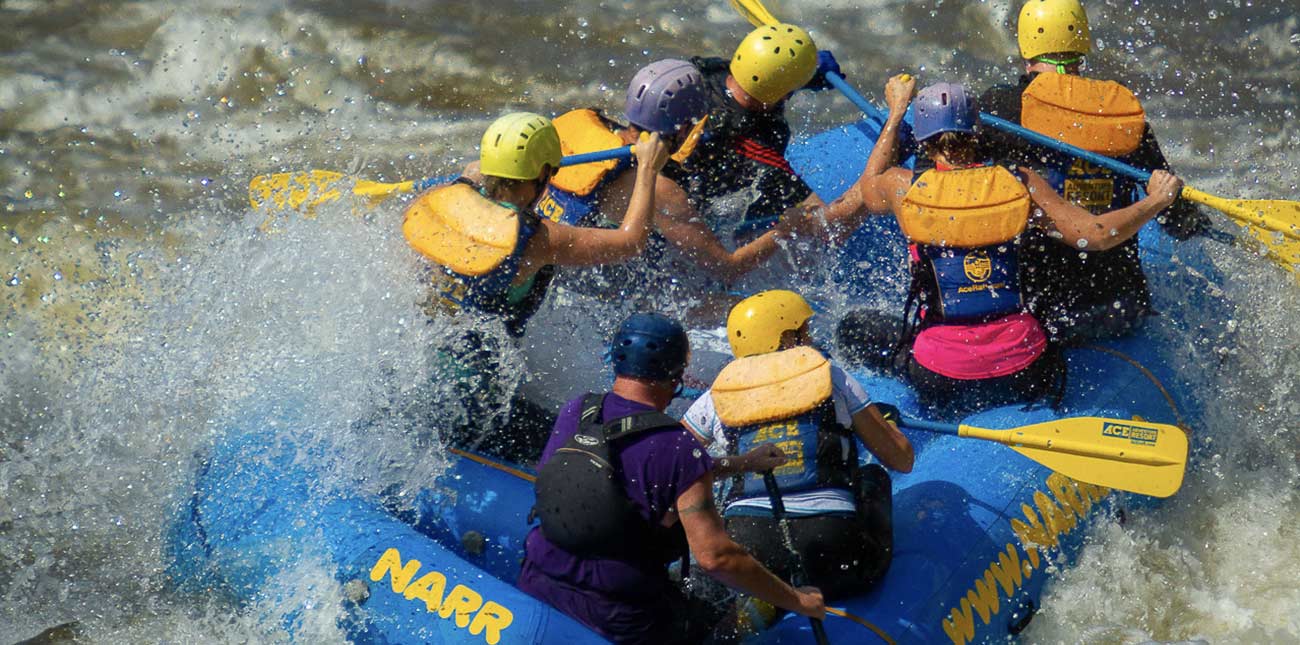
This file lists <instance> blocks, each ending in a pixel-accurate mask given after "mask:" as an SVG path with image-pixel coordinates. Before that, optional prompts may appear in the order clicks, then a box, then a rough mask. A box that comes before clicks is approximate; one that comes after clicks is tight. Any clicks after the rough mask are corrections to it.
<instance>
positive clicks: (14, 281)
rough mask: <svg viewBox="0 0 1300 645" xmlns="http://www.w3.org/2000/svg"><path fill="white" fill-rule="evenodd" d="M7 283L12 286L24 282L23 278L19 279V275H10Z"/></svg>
mask: <svg viewBox="0 0 1300 645" xmlns="http://www.w3.org/2000/svg"><path fill="white" fill-rule="evenodd" d="M5 284H7V285H9V286H11V287H16V286H18V285H20V284H22V280H19V279H18V276H17V275H13V276H10V277H9V280H7V281H6V282H5Z"/></svg>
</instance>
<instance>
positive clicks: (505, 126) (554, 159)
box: [478, 112, 561, 179]
mask: <svg viewBox="0 0 1300 645" xmlns="http://www.w3.org/2000/svg"><path fill="white" fill-rule="evenodd" d="M560 156H561V153H560V133H559V132H557V131H556V130H555V126H554V125H552V124H551V120H550V119H548V118H546V117H544V116H542V115H540V114H533V113H532V112H514V113H511V114H507V115H505V116H503V117H501V118H499V119H497V120H496V121H493V122H492V125H490V126H488V129H487V132H484V133H483V141H482V142H480V144H479V157H478V162H479V171H480V172H482V173H483V174H484V175H488V176H490V177H504V178H506V179H537V178H538V177H540V176H541V175H542V166H550V167H552V168H559V167H560Z"/></svg>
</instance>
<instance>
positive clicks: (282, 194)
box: [248, 146, 632, 210]
mask: <svg viewBox="0 0 1300 645" xmlns="http://www.w3.org/2000/svg"><path fill="white" fill-rule="evenodd" d="M631 156H632V147H631V146H627V147H623V148H613V149H610V150H600V151H597V152H584V153H582V154H580V155H570V156H567V157H564V158H563V159H561V160H560V166H561V167H563V166H574V165H578V164H584V163H595V162H597V161H608V160H610V159H624V158H627V157H631ZM346 178H347V177H346V176H345V175H344V174H343V173H341V172H334V171H332V170H308V171H306V172H282V173H276V174H273V175H259V176H257V177H254V178H253V180H252V181H250V182H248V201H249V203H251V204H252V205H253V208H257V207H259V206H261V205H262V204H263V203H266V202H267V201H270V202H271V203H272V204H274V205H275V208H277V209H284V208H289V209H294V210H296V209H300V208H305V209H307V210H311V209H312V208H313V207H315V206H317V205H319V204H324V203H327V202H332V201H336V200H339V199H342V198H343V191H342V189H341V188H339V186H338V185H337V184H339V183H340V182H342V181H343V180H345V179H346ZM443 181H445V179H444V178H439V177H429V178H426V179H421V180H419V181H403V182H398V183H395V184H385V183H380V182H377V181H368V180H365V179H361V180H358V181H357V183H356V184H355V185H353V187H352V194H353V195H356V196H358V197H365V198H367V199H368V200H369V201H370V203H371V204H374V203H376V202H379V201H381V200H383V199H385V198H387V197H388V196H390V195H392V194H393V193H406V192H417V193H418V192H420V191H423V190H427V189H429V188H432V187H434V186H436V185H438V184H439V183H441V182H443Z"/></svg>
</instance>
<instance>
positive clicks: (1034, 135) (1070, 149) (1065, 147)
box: [826, 72, 1151, 181]
mask: <svg viewBox="0 0 1300 645" xmlns="http://www.w3.org/2000/svg"><path fill="white" fill-rule="evenodd" d="M826 80H827V82H829V83H830V84H831V85H832V86H834V87H835V89H837V90H839V91H840V94H843V95H844V97H845V98H847V99H848V100H849V101H850V102H852V103H853V104H854V105H856V106H857V107H858V109H859V110H862V112H863V113H864V114H866V115H867V116H869V117H871V118H873V119H879V120H881V121H883V120H885V118H886V117H887V116H888V115H886V114H885V113H884V112H882V111H881V110H880V109H879V108H877V107H876V106H874V105H872V104H871V103H869V102H867V100H866V99H865V98H863V97H862V95H861V94H858V91H857V90H855V89H853V86H851V85H849V83H848V81H845V80H844V77H842V76H840V75H839V74H836V73H835V72H827V73H826ZM980 121H981V122H982V123H987V124H989V125H991V126H993V127H994V128H997V129H999V130H1002V131H1003V132H1008V133H1011V134H1014V135H1016V136H1018V137H1020V138H1022V139H1025V140H1026V141H1030V142H1033V143H1036V144H1038V145H1040V146H1043V147H1045V148H1051V149H1053V150H1056V151H1057V152H1063V153H1065V154H1068V155H1070V156H1073V157H1078V158H1080V159H1083V160H1084V161H1087V162H1088V163H1091V164H1094V165H1097V166H1101V167H1103V168H1109V169H1110V170H1113V171H1115V172H1117V173H1119V174H1121V175H1124V176H1126V177H1130V178H1132V179H1136V180H1138V181H1148V180H1150V179H1151V173H1149V172H1147V171H1145V170H1142V169H1140V168H1134V167H1133V166H1130V165H1128V164H1126V163H1124V162H1122V161H1116V160H1115V159H1111V158H1110V157H1107V156H1106V155H1100V154H1097V153H1095V152H1090V151H1088V150H1084V149H1083V148H1079V147H1077V146H1072V145H1070V144H1068V143H1065V142H1063V141H1057V140H1056V139H1053V138H1051V137H1049V136H1047V135H1044V134H1040V133H1038V132H1034V131H1033V130H1030V129H1028V128H1024V127H1021V126H1019V125H1016V124H1014V123H1012V122H1010V121H1007V120H1006V119H1000V118H998V117H996V116H993V115H992V114H988V113H980Z"/></svg>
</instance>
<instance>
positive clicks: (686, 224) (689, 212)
mask: <svg viewBox="0 0 1300 645" xmlns="http://www.w3.org/2000/svg"><path fill="white" fill-rule="evenodd" d="M663 183H666V184H667V185H666V186H664V188H663V190H661V191H659V195H658V196H659V199H661V200H662V203H661V205H660V211H659V217H658V218H657V220H656V222H655V225H656V226H657V227H658V229H659V234H660V235H663V236H664V239H665V240H667V241H668V243H669V244H672V245H673V246H675V247H677V248H678V249H679V250H680V251H681V252H682V253H684V254H685V255H686V256H687V257H689V258H690V259H691V261H692V262H694V263H696V264H697V265H699V266H700V268H702V269H704V270H705V271H708V272H709V273H711V274H713V275H714V276H716V277H717V278H719V279H721V280H722V281H723V282H732V281H734V280H736V279H737V278H739V277H740V276H743V275H745V274H746V273H749V272H750V271H752V270H754V269H755V268H757V267H758V266H759V265H760V264H762V263H763V262H765V261H766V260H767V259H768V258H770V257H772V254H773V253H775V252H776V250H777V249H778V248H779V246H778V245H777V240H778V238H779V237H780V235H781V233H782V231H781V230H779V229H774V230H771V231H767V232H766V233H763V234H762V235H760V236H758V237H757V238H755V239H753V240H751V241H750V242H749V243H748V244H745V245H744V246H742V247H740V248H738V249H736V250H735V251H731V250H728V249H727V247H725V246H723V245H722V242H721V241H720V240H718V237H717V236H716V235H714V233H713V230H712V229H710V228H709V227H708V225H707V224H705V223H704V220H703V218H702V217H700V215H699V213H698V212H697V211H696V210H695V208H694V207H692V206H691V204H690V200H689V199H688V198H687V197H686V191H684V190H682V189H681V188H680V187H679V186H677V184H675V183H673V182H672V181H670V180H668V179H664V180H663Z"/></svg>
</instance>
